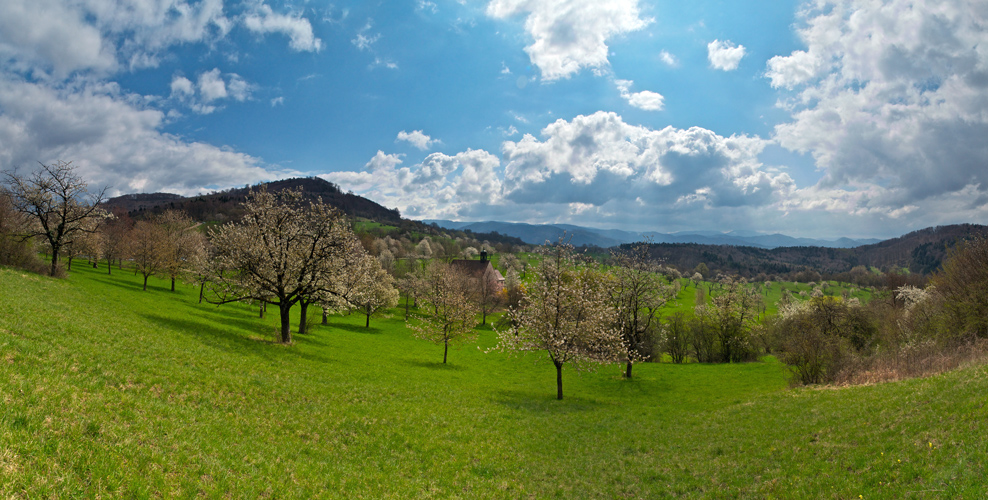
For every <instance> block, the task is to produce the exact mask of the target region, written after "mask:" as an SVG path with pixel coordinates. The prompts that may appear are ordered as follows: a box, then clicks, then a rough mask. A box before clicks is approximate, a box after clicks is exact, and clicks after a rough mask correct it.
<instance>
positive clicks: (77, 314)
mask: <svg viewBox="0 0 988 500" xmlns="http://www.w3.org/2000/svg"><path fill="white" fill-rule="evenodd" d="M0 295H2V296H3V297H4V300H3V301H0V398H2V401H3V406H2V409H0V470H2V471H3V472H2V476H0V477H2V480H0V496H3V497H4V498H8V497H12V498H51V497H79V498H95V497H101V498H135V497H136V498H152V497H183V498H184V497H206V498H220V497H232V498H244V497H250V498H256V497H278V498H326V497H330V498H332V497H350V498H395V497H416V498H453V497H459V498H520V497H533V498H547V497H564V498H615V497H635V498H655V497H690V498H695V497H725V496H730V497H732V498H769V497H772V498H796V497H798V498H823V497H834V498H853V497H857V496H858V495H861V496H862V497H863V498H906V497H910V496H915V495H916V493H915V492H917V491H934V492H935V493H933V494H932V496H935V497H942V498H962V497H963V498H977V497H979V496H981V495H982V494H983V492H984V470H983V466H982V464H983V458H984V456H985V453H986V452H988V450H986V446H985V444H984V443H985V442H984V439H983V436H984V433H985V432H986V430H988V429H986V426H988V410H986V409H985V408H984V404H983V402H984V401H983V400H984V397H983V395H984V394H985V392H988V369H986V368H985V367H971V368H967V369H964V370H960V371H957V372H953V373H947V374H944V375H940V376H935V377H930V378H927V379H917V380H909V381H905V382H897V383H887V384H879V385H874V386H865V387H850V388H838V389H832V390H816V389H794V390H789V389H787V388H786V375H785V373H784V371H783V370H782V368H781V366H780V365H779V364H778V363H777V362H776V361H774V360H773V359H772V358H766V359H765V360H763V361H762V362H756V363H740V364H727V365H704V364H686V365H674V364H666V363H651V364H644V365H642V366H641V367H639V368H637V369H636V372H637V376H636V377H637V378H635V379H633V380H622V378H621V377H620V371H619V368H618V367H606V368H604V369H602V370H601V371H600V372H598V373H588V374H584V375H582V376H579V377H578V376H575V375H576V374H575V373H574V372H573V371H572V370H568V371H567V372H566V374H565V377H567V379H566V383H567V384H568V385H567V390H568V397H567V399H565V400H563V401H556V400H555V399H553V392H554V391H553V387H554V381H555V380H554V379H555V377H554V375H555V373H554V369H553V368H552V365H551V364H550V362H549V360H548V359H546V357H545V356H544V355H543V356H528V357H521V358H518V357H512V356H508V355H504V354H500V353H497V352H492V353H490V354H485V353H484V350H485V349H488V348H489V347H491V345H492V344H493V342H494V334H493V332H491V331H490V330H489V329H481V331H480V332H479V333H480V336H479V338H478V339H477V341H476V343H472V344H469V345H466V346H465V347H464V348H463V349H460V350H454V351H452V352H451V355H450V364H449V365H445V366H444V365H442V364H441V363H439V362H438V361H439V360H440V359H441V356H442V350H441V348H439V347H437V346H435V345H433V344H430V343H427V342H424V341H420V340H417V339H415V338H413V337H412V335H411V334H410V332H409V331H408V330H407V329H405V327H404V323H403V322H402V321H401V313H400V312H398V311H395V313H396V314H395V316H394V317H393V318H392V319H386V320H380V321H378V320H375V321H374V322H372V325H371V328H369V329H367V328H363V326H362V323H361V319H360V318H357V317H356V316H352V317H341V316H333V317H332V318H331V320H330V325H328V326H317V327H316V328H315V329H314V331H313V332H312V333H310V334H308V335H305V336H298V337H297V339H296V343H295V344H293V345H290V346H284V345H279V344H276V343H273V342H270V339H271V338H272V334H273V333H274V332H275V331H276V330H277V327H276V325H275V321H276V319H275V318H274V317H273V316H274V315H272V316H269V317H268V318H266V319H260V318H258V317H257V314H256V310H255V309H254V308H252V307H250V308H249V307H247V306H245V305H228V306H222V307H215V306H211V305H198V304H196V293H195V291H194V290H192V289H189V288H184V287H180V289H179V290H178V291H177V292H175V293H170V292H168V291H167V286H166V284H165V282H164V281H153V282H152V286H151V291H149V292H146V293H144V292H141V291H140V283H139V282H138V281H137V279H136V278H135V277H134V276H132V275H131V273H125V272H123V273H114V275H113V276H107V275H105V272H104V271H102V270H101V271H96V270H93V269H91V268H87V267H85V266H79V267H78V270H76V271H73V272H72V273H71V274H70V276H69V278H68V279H67V280H54V279H49V278H45V277H40V276H37V275H31V274H26V273H22V272H19V271H13V270H9V269H0ZM478 347H479V349H478Z"/></svg>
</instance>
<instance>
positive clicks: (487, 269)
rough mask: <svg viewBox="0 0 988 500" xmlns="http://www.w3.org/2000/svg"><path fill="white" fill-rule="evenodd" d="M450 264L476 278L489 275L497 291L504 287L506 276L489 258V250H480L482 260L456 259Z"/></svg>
mask: <svg viewBox="0 0 988 500" xmlns="http://www.w3.org/2000/svg"><path fill="white" fill-rule="evenodd" d="M449 264H450V266H452V267H453V269H456V270H457V271H459V272H461V273H463V274H465V275H467V276H469V277H471V278H474V279H478V280H479V279H482V278H483V277H484V276H487V277H488V279H489V280H491V283H492V284H493V285H494V291H495V292H500V291H501V290H502V289H504V276H501V272H500V271H498V270H497V269H494V266H493V265H491V261H490V260H488V258H487V250H484V251H482V252H480V260H473V259H455V260H453V261H452V262H450V263H449Z"/></svg>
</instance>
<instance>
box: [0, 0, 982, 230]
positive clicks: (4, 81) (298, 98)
mask: <svg viewBox="0 0 988 500" xmlns="http://www.w3.org/2000/svg"><path fill="white" fill-rule="evenodd" d="M0 68H2V70H0V168H3V169H11V168H31V167H32V166H33V165H36V162H38V161H42V162H51V161H54V160H59V159H60V160H66V161H73V164H74V165H77V166H78V167H79V168H80V170H81V172H82V173H83V174H84V175H85V177H86V178H87V179H89V180H90V182H91V184H93V185H97V186H102V185H109V186H111V191H112V192H113V193H114V194H122V193H130V192H154V191H168V192H177V193H181V194H194V193H198V192H204V191H210V190H214V189H222V188H226V187H231V186H242V185H244V184H252V183H256V182H260V181H265V180H272V179H276V178H283V177H289V176H301V175H318V176H321V177H323V178H326V179H328V180H331V181H333V182H336V183H338V184H340V185H341V186H342V187H343V188H344V189H350V190H353V191H354V192H356V193H358V194H362V195H365V196H367V197H369V198H371V199H373V200H375V201H377V202H379V203H381V204H383V205H386V206H388V207H397V208H399V209H400V210H401V211H402V213H403V214H404V215H405V216H408V217H412V218H448V219H455V220H504V221H519V222H532V223H541V222H566V223H574V224H580V225H586V226H595V227H608V228H620V229H632V230H654V231H663V232H667V231H668V232H671V231H684V230H719V231H730V230H749V231H762V232H784V233H787V234H791V235H795V236H810V237H838V236H852V237H871V236H875V237H889V236H896V235H899V234H902V233H905V232H908V231H910V230H913V229H918V228H922V227H927V226H931V225H937V224H949V223H957V222H974V223H985V222H986V221H988V217H986V215H988V182H985V181H986V179H985V177H986V176H988V140H986V137H988V135H986V133H988V92H986V91H988V6H986V4H985V3H984V2H975V1H963V0H947V1H937V2H933V1H929V2H922V1H906V0H888V1H884V2H882V1H871V0H868V1H866V0H841V1H830V0H817V1H811V2H791V1H761V2H712V1H710V2H705V1H694V2H671V1H664V0H662V1H647V0H612V1H601V0H594V1H587V0H570V1H562V0H545V1H536V0H485V1H471V0H462V1H454V0H449V1H444V0H432V1H425V0H413V1H407V2H379V3H364V2H352V3H345V2H337V3H333V4H329V3H325V2H316V1H310V2H294V3H283V2H266V1H261V0H251V1H245V2H223V1H221V0H204V1H201V2H194V1H185V0H78V1H73V2H64V1H62V0H8V1H6V2H2V3H0Z"/></svg>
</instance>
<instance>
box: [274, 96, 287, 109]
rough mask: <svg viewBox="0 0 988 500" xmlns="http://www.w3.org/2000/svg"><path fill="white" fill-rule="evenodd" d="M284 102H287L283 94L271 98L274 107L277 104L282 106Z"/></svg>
mask: <svg viewBox="0 0 988 500" xmlns="http://www.w3.org/2000/svg"><path fill="white" fill-rule="evenodd" d="M283 104H285V98H284V97H283V96H278V97H275V98H274V99H271V107H272V108H273V107H275V106H281V105H283Z"/></svg>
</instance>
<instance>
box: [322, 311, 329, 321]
mask: <svg viewBox="0 0 988 500" xmlns="http://www.w3.org/2000/svg"><path fill="white" fill-rule="evenodd" d="M322 324H324V325H328V324H329V313H327V312H326V308H325V307H324V308H322Z"/></svg>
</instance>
